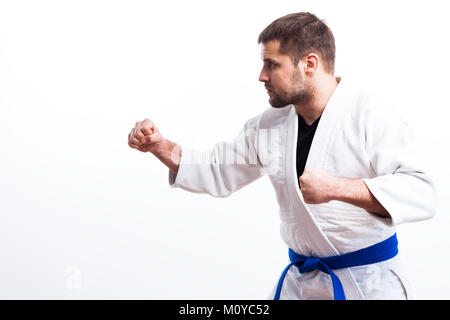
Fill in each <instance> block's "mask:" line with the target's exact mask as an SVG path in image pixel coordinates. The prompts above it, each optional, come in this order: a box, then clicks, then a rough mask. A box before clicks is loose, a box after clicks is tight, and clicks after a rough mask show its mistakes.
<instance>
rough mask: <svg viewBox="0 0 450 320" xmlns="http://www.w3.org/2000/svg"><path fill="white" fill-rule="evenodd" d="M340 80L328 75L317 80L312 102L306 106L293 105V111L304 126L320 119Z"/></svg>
mask: <svg viewBox="0 0 450 320" xmlns="http://www.w3.org/2000/svg"><path fill="white" fill-rule="evenodd" d="M340 80H341V79H340V78H335V77H334V76H330V75H326V76H323V77H321V78H320V79H317V81H316V83H315V85H314V95H313V98H312V100H311V101H310V102H309V103H307V104H294V107H295V111H296V112H297V113H298V114H300V115H301V116H302V118H303V119H304V120H305V122H306V124H308V125H311V124H312V123H313V122H314V121H316V120H317V119H318V118H319V117H320V115H321V114H322V112H323V110H324V109H325V107H326V105H327V103H328V100H330V98H331V95H332V94H333V92H334V90H335V89H336V87H337V86H338V83H339V81H340Z"/></svg>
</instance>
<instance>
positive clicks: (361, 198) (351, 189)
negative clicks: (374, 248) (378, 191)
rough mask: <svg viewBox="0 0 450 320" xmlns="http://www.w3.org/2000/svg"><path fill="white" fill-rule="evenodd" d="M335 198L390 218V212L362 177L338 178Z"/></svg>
mask: <svg viewBox="0 0 450 320" xmlns="http://www.w3.org/2000/svg"><path fill="white" fill-rule="evenodd" d="M336 179H337V180H336V181H337V182H336V187H335V188H334V194H333V200H338V201H343V202H346V203H350V204H352V205H355V206H357V207H360V208H363V209H365V210H367V211H369V212H371V213H374V214H376V215H379V216H381V217H383V218H390V217H391V216H390V214H389V212H388V211H387V210H386V209H385V208H384V207H383V206H382V205H381V203H380V202H379V201H378V200H377V199H376V198H375V197H374V195H373V194H372V193H371V192H370V190H369V189H368V188H367V186H366V184H365V183H364V181H363V180H361V179H352V178H336Z"/></svg>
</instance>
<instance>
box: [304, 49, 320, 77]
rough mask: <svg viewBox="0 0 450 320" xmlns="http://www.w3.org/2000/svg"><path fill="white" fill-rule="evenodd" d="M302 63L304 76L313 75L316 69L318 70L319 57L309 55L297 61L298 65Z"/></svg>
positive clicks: (312, 54) (313, 54)
mask: <svg viewBox="0 0 450 320" xmlns="http://www.w3.org/2000/svg"><path fill="white" fill-rule="evenodd" d="M300 63H302V66H300V65H299V67H302V68H303V70H304V72H305V74H308V73H315V72H316V71H317V68H319V56H318V55H317V54H315V53H309V54H307V55H306V56H305V57H303V59H301V60H300V61H299V64H300Z"/></svg>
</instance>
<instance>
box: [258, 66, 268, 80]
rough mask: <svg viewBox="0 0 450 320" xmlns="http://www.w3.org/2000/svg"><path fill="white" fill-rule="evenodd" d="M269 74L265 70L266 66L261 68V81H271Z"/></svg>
mask: <svg viewBox="0 0 450 320" xmlns="http://www.w3.org/2000/svg"><path fill="white" fill-rule="evenodd" d="M269 80H270V79H269V76H268V75H267V72H265V70H264V68H263V69H262V70H261V73H260V74H259V81H261V82H269Z"/></svg>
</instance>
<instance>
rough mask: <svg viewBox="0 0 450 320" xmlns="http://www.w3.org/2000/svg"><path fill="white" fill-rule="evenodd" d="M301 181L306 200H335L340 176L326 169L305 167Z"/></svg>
mask: <svg viewBox="0 0 450 320" xmlns="http://www.w3.org/2000/svg"><path fill="white" fill-rule="evenodd" d="M299 181H300V187H301V192H302V194H303V199H304V200H305V202H306V203H309V204H319V203H325V202H329V201H331V200H333V192H334V191H335V189H336V185H337V182H338V178H336V177H334V176H332V175H331V174H329V173H328V171H325V170H321V169H313V168H305V170H304V171H303V174H302V175H301V176H300V178H299Z"/></svg>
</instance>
